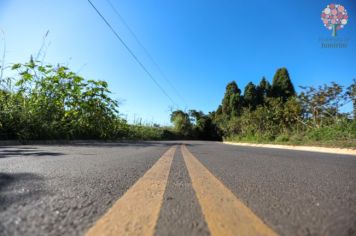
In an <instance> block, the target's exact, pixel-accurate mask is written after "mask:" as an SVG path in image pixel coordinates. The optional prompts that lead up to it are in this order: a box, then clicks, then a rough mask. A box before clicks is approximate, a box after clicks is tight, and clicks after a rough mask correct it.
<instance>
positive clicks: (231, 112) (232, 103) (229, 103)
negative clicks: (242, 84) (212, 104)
mask: <svg viewBox="0 0 356 236" xmlns="http://www.w3.org/2000/svg"><path fill="white" fill-rule="evenodd" d="M221 105H222V113H223V114H224V115H226V116H227V117H232V116H239V115H240V114H241V107H242V97H241V90H240V89H239V87H238V86H237V84H236V82H235V81H232V82H230V83H229V84H228V85H227V86H226V90H225V95H224V98H223V100H222V104H221Z"/></svg>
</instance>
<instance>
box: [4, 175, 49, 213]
mask: <svg viewBox="0 0 356 236" xmlns="http://www.w3.org/2000/svg"><path fill="white" fill-rule="evenodd" d="M43 189H44V185H43V178H42V177H41V176H39V175H36V174H33V173H16V174H14V173H1V172H0V212H1V211H4V210H5V209H6V208H7V207H9V206H10V205H11V204H14V203H18V202H24V201H25V200H27V199H29V198H38V196H39V195H43V194H44V190H43Z"/></svg>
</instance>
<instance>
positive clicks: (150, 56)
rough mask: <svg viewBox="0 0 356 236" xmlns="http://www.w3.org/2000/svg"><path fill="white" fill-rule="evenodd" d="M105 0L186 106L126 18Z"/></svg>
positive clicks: (108, 0)
mask: <svg viewBox="0 0 356 236" xmlns="http://www.w3.org/2000/svg"><path fill="white" fill-rule="evenodd" d="M106 2H107V3H108V4H109V5H110V7H111V9H112V10H113V11H114V12H115V14H116V15H117V16H118V18H119V19H120V20H121V22H122V23H123V24H124V25H125V27H126V28H127V29H128V31H129V32H130V34H131V35H132V36H133V38H134V39H135V41H136V42H137V44H138V45H140V47H141V48H142V49H143V51H144V52H145V54H146V55H147V57H148V58H149V59H150V60H151V62H152V63H153V64H154V65H155V66H156V68H157V70H158V71H159V73H160V74H161V76H162V78H163V79H164V80H165V81H166V82H167V83H168V84H169V86H170V87H171V88H172V89H173V90H174V92H175V93H176V95H177V96H178V97H179V98H180V99H181V100H182V101H183V102H184V104H185V105H186V106H187V102H186V101H185V99H184V98H183V97H182V96H181V94H180V93H179V92H178V90H177V89H176V88H175V86H174V85H173V83H172V82H171V81H170V80H169V79H168V78H167V76H166V74H165V73H164V72H163V70H162V69H161V67H160V66H159V65H158V63H157V62H156V60H154V59H153V57H152V55H151V53H150V52H149V51H148V50H147V48H146V47H145V46H144V45H143V43H141V41H140V40H139V39H138V37H137V35H136V33H135V32H134V31H133V30H132V28H131V27H130V26H129V24H128V23H127V22H126V20H125V19H124V17H123V16H122V15H121V14H120V13H119V11H118V10H117V9H116V8H115V6H114V5H113V4H112V2H111V1H110V0H106Z"/></svg>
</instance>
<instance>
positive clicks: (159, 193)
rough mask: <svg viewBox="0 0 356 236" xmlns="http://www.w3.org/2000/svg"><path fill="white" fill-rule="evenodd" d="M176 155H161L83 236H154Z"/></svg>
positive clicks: (172, 151)
mask: <svg viewBox="0 0 356 236" xmlns="http://www.w3.org/2000/svg"><path fill="white" fill-rule="evenodd" d="M175 151H176V147H171V148H170V149H169V150H168V151H167V152H166V153H164V154H163V156H162V157H161V158H160V159H159V160H158V161H157V162H156V163H155V164H154V165H153V166H152V167H151V169H149V170H148V171H147V172H146V173H145V175H144V176H142V177H141V178H140V179H139V180H138V181H137V182H136V183H135V184H134V185H133V186H132V187H131V188H130V189H129V190H128V191H127V192H126V193H125V194H124V195H123V196H122V197H121V198H120V199H119V200H118V201H117V202H116V203H115V204H114V205H113V206H112V207H111V208H110V209H109V210H108V212H107V213H106V214H105V215H104V216H103V217H102V218H101V219H99V220H98V221H97V222H96V224H95V225H94V226H93V227H92V228H91V229H89V231H88V232H87V234H86V235H87V236H97V235H100V236H107V235H115V236H116V235H153V234H154V230H155V226H156V222H157V219H158V216H159V212H160V208H161V205H162V201H163V194H164V191H165V189H166V185H167V180H168V175H169V171H170V167H171V164H172V160H173V156H174V153H175Z"/></svg>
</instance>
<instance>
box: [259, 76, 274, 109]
mask: <svg viewBox="0 0 356 236" xmlns="http://www.w3.org/2000/svg"><path fill="white" fill-rule="evenodd" d="M256 90H257V105H262V104H263V103H264V102H265V101H266V98H267V97H269V96H270V94H271V84H270V83H269V82H268V81H267V80H266V78H265V77H262V80H261V82H260V84H259V85H258V86H257V88H256Z"/></svg>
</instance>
